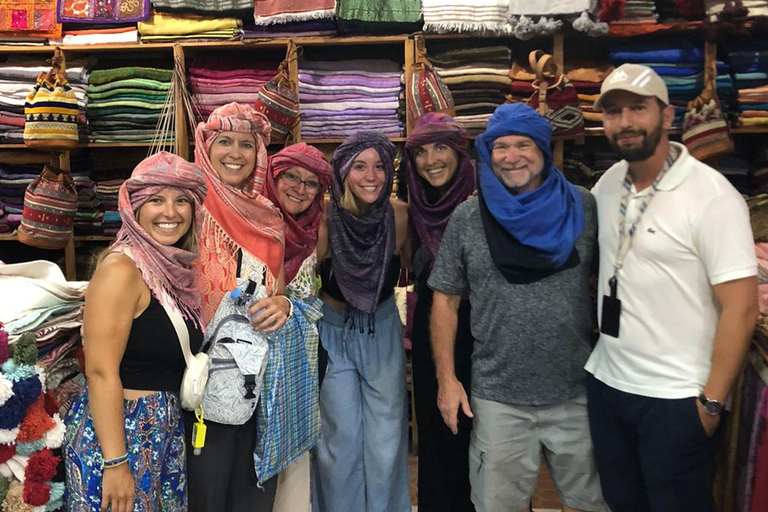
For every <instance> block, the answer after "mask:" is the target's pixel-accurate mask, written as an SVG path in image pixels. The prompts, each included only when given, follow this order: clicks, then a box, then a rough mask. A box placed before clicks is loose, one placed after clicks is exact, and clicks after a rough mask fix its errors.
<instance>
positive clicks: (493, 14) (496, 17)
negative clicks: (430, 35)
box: [421, 0, 509, 34]
mask: <svg viewBox="0 0 768 512" xmlns="http://www.w3.org/2000/svg"><path fill="white" fill-rule="evenodd" d="M421 11H422V14H423V16H424V31H425V32H436V33H438V34H443V33H446V32H481V33H482V32H492V33H505V32H508V29H509V21H508V18H507V14H508V12H509V2H508V0H473V1H468V0H447V1H446V0H422V2H421Z"/></svg>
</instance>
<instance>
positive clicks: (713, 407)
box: [704, 400, 722, 414]
mask: <svg viewBox="0 0 768 512" xmlns="http://www.w3.org/2000/svg"><path fill="white" fill-rule="evenodd" d="M721 408H722V407H721V405H720V403H718V402H717V401H716V400H708V401H707V403H706V405H704V409H705V410H706V411H707V412H708V413H709V414H720V409H721Z"/></svg>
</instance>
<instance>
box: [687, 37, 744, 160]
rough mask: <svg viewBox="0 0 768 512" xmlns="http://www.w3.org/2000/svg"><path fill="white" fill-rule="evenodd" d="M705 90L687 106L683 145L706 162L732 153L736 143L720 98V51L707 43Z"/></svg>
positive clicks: (694, 155)
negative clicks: (718, 73) (718, 85)
mask: <svg viewBox="0 0 768 512" xmlns="http://www.w3.org/2000/svg"><path fill="white" fill-rule="evenodd" d="M705 44H706V47H705V57H704V63H705V64H704V90H703V91H701V94H700V95H699V96H698V97H697V98H696V99H695V100H693V101H689V102H688V111H687V112H686V113H685V118H684V119H683V137H682V139H683V144H685V146H686V147H687V148H688V151H689V152H690V153H691V156H693V157H694V158H696V159H698V160H701V161H704V160H707V159H709V158H715V157H719V156H723V155H725V154H727V153H730V152H731V151H733V140H732V139H731V131H730V128H729V126H728V121H727V120H726V119H725V115H724V114H723V111H722V109H721V108H720V100H719V99H718V98H717V88H716V87H717V86H716V81H717V48H716V46H715V45H714V44H712V43H705Z"/></svg>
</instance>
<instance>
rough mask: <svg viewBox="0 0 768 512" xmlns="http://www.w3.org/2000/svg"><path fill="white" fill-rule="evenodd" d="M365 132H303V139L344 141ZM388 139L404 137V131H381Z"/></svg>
mask: <svg viewBox="0 0 768 512" xmlns="http://www.w3.org/2000/svg"><path fill="white" fill-rule="evenodd" d="M359 131H363V130H362V129H358V130H329V131H325V132H321V133H305V132H304V130H302V131H301V135H302V137H306V138H308V139H336V138H338V139H344V138H347V137H349V136H350V135H352V134H353V133H356V132H359ZM379 131H381V132H382V133H383V134H384V135H386V136H387V137H401V136H402V135H403V132H402V130H379Z"/></svg>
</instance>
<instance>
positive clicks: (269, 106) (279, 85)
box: [254, 73, 299, 142]
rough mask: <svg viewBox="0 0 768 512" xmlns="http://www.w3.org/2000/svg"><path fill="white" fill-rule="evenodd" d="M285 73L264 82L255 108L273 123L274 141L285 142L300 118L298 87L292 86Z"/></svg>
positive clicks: (272, 138)
mask: <svg viewBox="0 0 768 512" xmlns="http://www.w3.org/2000/svg"><path fill="white" fill-rule="evenodd" d="M286 80H288V79H287V77H286V76H284V75H283V73H278V75H277V76H276V77H275V78H273V79H272V80H270V81H269V82H267V83H266V84H264V85H263V86H262V88H261V89H260V90H259V99H257V100H256V103H255V105H254V108H255V109H256V110H257V111H258V112H261V113H262V114H264V115H265V116H267V119H269V122H270V124H271V125H272V137H271V140H272V142H285V140H286V139H287V138H288V133H289V132H290V131H291V130H292V129H293V127H294V125H295V124H296V121H297V119H298V118H299V95H298V93H297V91H298V87H294V88H292V87H291V85H288V84H290V82H288V84H287V83H286Z"/></svg>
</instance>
